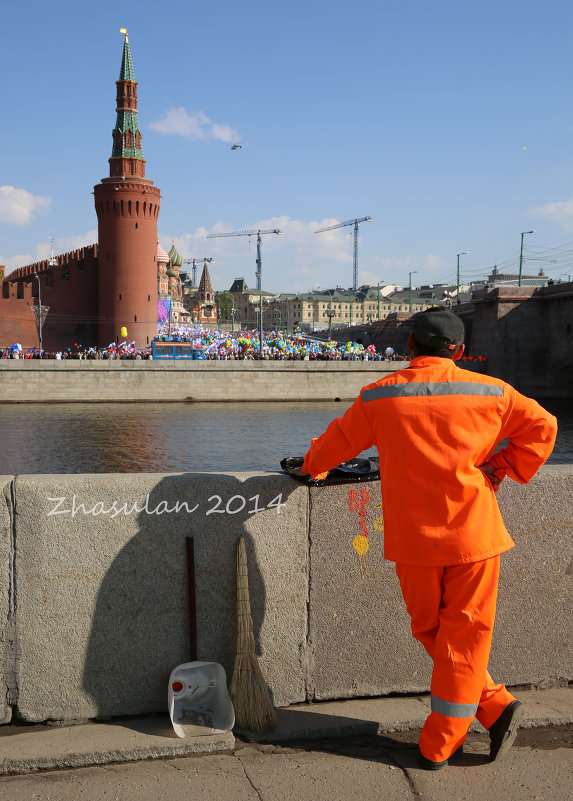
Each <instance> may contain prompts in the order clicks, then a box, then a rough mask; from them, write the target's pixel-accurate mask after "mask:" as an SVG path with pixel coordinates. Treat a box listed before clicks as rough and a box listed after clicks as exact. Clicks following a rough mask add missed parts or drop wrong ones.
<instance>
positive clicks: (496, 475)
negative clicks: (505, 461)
mask: <svg viewBox="0 0 573 801" xmlns="http://www.w3.org/2000/svg"><path fill="white" fill-rule="evenodd" d="M478 470H481V471H482V473H483V474H484V476H485V477H486V478H487V480H488V481H489V483H490V484H491V488H492V489H493V491H494V492H497V491H498V489H499V485H500V484H501V482H502V481H503V479H504V478H505V473H504V472H503V470H500V469H499V468H497V467H496V466H495V465H493V464H492V463H491V462H484V463H483V464H478Z"/></svg>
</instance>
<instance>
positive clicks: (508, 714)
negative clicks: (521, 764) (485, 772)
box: [489, 701, 525, 762]
mask: <svg viewBox="0 0 573 801" xmlns="http://www.w3.org/2000/svg"><path fill="white" fill-rule="evenodd" d="M524 714H525V707H524V705H523V704H522V703H521V701H512V702H511V704H508V705H507V706H506V707H505V709H504V710H503V712H502V713H501V715H500V716H499V717H498V719H497V720H496V721H495V723H494V724H493V725H492V726H490V727H489V739H490V747H489V759H490V762H493V761H494V759H499V757H501V756H503V754H505V752H506V751H508V750H509V749H510V748H511V746H512V745H513V743H514V740H515V738H516V737H517V729H518V727H519V724H520V723H521V719H522V718H523V715H524Z"/></svg>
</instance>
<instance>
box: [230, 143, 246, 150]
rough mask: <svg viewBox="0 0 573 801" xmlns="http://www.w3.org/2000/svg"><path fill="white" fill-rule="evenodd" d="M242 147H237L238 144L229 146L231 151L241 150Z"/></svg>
mask: <svg viewBox="0 0 573 801" xmlns="http://www.w3.org/2000/svg"><path fill="white" fill-rule="evenodd" d="M242 147H243V145H238V144H235V145H231V150H241V149H242Z"/></svg>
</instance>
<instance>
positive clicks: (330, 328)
mask: <svg viewBox="0 0 573 801" xmlns="http://www.w3.org/2000/svg"><path fill="white" fill-rule="evenodd" d="M316 288H317V289H320V287H319V286H317V287H316ZM323 291H324V292H328V294H329V295H330V300H329V301H328V312H327V316H328V341H329V342H330V340H331V339H332V316H333V315H336V312H333V311H332V296H333V294H334V292H335V290H334V289H325V290H323Z"/></svg>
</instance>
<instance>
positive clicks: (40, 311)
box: [34, 273, 42, 359]
mask: <svg viewBox="0 0 573 801" xmlns="http://www.w3.org/2000/svg"><path fill="white" fill-rule="evenodd" d="M34 278H36V279H37V281H38V339H39V341H40V353H39V356H40V359H41V358H42V293H41V290H40V288H41V286H42V285H41V283H40V276H39V275H38V273H34Z"/></svg>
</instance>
